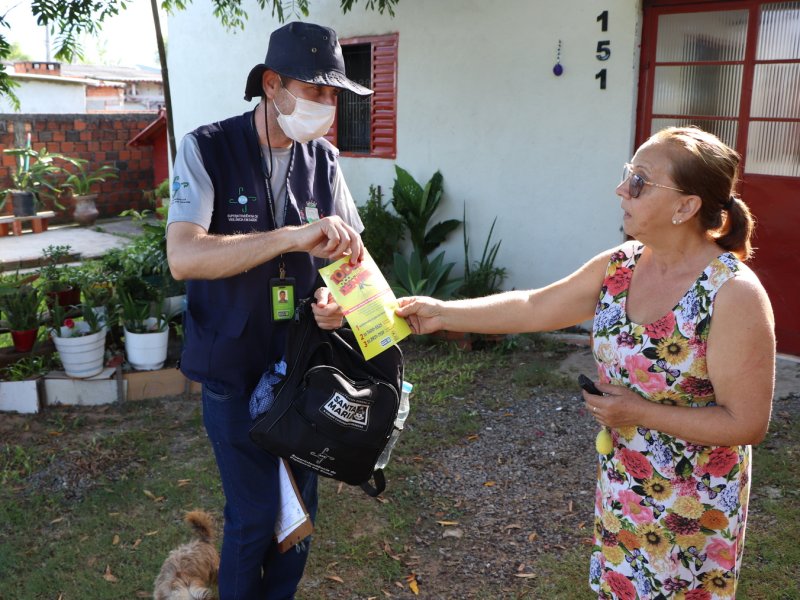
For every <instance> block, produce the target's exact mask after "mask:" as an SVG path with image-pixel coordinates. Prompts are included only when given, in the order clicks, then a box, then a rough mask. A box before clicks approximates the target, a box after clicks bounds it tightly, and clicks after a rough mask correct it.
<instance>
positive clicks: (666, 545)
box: [589, 241, 750, 600]
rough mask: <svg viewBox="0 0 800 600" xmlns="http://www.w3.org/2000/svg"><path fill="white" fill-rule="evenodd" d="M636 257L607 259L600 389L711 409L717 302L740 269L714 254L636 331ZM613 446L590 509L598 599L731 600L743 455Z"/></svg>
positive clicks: (632, 439)
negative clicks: (629, 309)
mask: <svg viewBox="0 0 800 600" xmlns="http://www.w3.org/2000/svg"><path fill="white" fill-rule="evenodd" d="M642 249H643V246H642V244H641V243H640V242H635V241H634V242H628V243H626V244H624V245H622V246H620V247H619V248H618V249H617V250H616V251H615V252H614V253H613V254H612V255H611V260H610V262H609V265H608V270H607V272H606V278H605V281H604V282H603V288H602V290H601V293H600V300H599V302H598V304H597V310H596V313H595V319H594V327H593V351H594V356H595V359H596V361H597V365H598V374H599V377H600V379H601V380H602V381H604V382H614V383H617V384H620V385H625V386H627V387H628V388H630V389H632V390H634V391H636V392H638V393H639V394H641V395H642V396H644V397H645V398H647V399H648V400H651V401H652V402H661V403H664V404H671V405H677V406H690V407H703V406H707V405H709V404H713V403H714V388H713V387H712V385H711V382H710V381H709V379H708V371H707V368H706V361H705V355H706V343H707V340H708V332H709V327H710V322H711V315H712V312H713V307H714V298H715V296H716V294H717V292H718V291H719V289H720V287H721V286H722V285H723V284H724V283H725V282H726V281H728V280H729V279H730V278H732V277H735V276H736V273H737V271H738V270H739V269H740V267H741V263H739V262H738V260H737V259H736V258H735V257H734V256H733V255H732V254H730V253H724V254H721V255H720V256H718V257H717V258H715V259H713V260H712V261H711V263H710V264H709V265H708V266H707V267H706V269H705V270H704V271H703V273H702V274H701V275H700V277H699V278H698V279H697V281H695V282H694V284H693V285H692V287H691V288H690V289H689V291H688V292H686V294H685V295H684V296H683V298H681V300H680V302H679V303H678V305H677V306H676V307H675V308H674V309H673V310H672V312H670V313H668V314H667V315H665V316H664V317H662V318H660V319H659V320H657V321H655V322H653V323H650V324H646V325H640V324H638V323H634V322H632V321H630V320H629V319H628V317H627V314H626V310H625V304H626V300H627V296H628V286H629V284H630V281H631V277H632V275H633V271H634V269H635V268H636V261H637V260H638V258H639V257H640V256H641V254H642ZM611 436H612V440H613V446H614V449H613V452H612V453H611V454H609V455H605V456H604V455H600V456H599V463H598V480H597V492H596V497H595V523H594V530H595V533H594V547H593V552H592V558H591V566H590V574H589V583H590V585H591V587H592V589H593V590H595V591H596V592H597V593H598V598H603V599H609V598H613V599H617V598H618V599H620V600H635V599H641V600H660V599H667V598H670V599H672V598H674V599H676V600H716V599H722V598H734V597H735V595H736V583H737V579H738V575H739V567H740V564H741V557H742V550H743V547H744V532H745V522H746V517H747V501H748V497H749V491H750V446H731V447H721V446H701V445H698V444H693V443H691V442H688V441H686V440H682V439H680V438H677V437H674V436H671V435H667V434H665V433H661V432H659V431H655V430H653V429H645V428H644V427H625V428H619V429H617V428H613V429H611Z"/></svg>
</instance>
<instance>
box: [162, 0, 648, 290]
mask: <svg viewBox="0 0 800 600" xmlns="http://www.w3.org/2000/svg"><path fill="white" fill-rule="evenodd" d="M636 4H637V3H631V2H627V1H626V0H607V1H605V2H602V3H599V4H598V3H587V2H585V0H563V1H562V2H558V3H542V2H535V3H534V2H530V1H528V0H505V1H503V2H494V3H492V2H486V1H484V0H437V2H426V1H424V0H403V1H402V2H401V3H400V4H399V5H398V7H397V15H396V17H395V18H394V19H391V18H389V17H388V16H386V15H383V16H381V15H379V14H377V13H374V12H370V11H365V10H364V8H363V6H361V5H356V7H355V10H354V11H353V12H351V13H348V14H347V15H342V14H341V13H340V10H339V8H338V3H334V2H323V1H321V0H314V1H313V2H312V3H311V11H312V13H311V15H310V17H309V18H308V20H309V21H312V22H317V23H322V24H327V25H329V26H331V27H333V28H334V29H336V30H337V32H338V33H339V36H340V37H351V36H358V35H377V34H383V33H389V32H395V31H396V32H399V60H398V123H397V159H396V163H397V164H399V165H400V166H402V167H404V168H405V169H407V170H409V171H410V172H411V173H412V174H413V175H414V176H415V177H416V178H417V179H418V180H421V182H423V183H424V181H425V180H427V178H429V177H430V175H431V174H432V173H433V172H434V171H435V170H436V169H440V170H441V171H442V174H443V175H444V183H445V193H446V200H445V203H444V206H445V208H446V210H445V211H444V212H443V213H442V214H441V215H438V217H439V218H440V219H444V218H460V217H461V213H462V207H463V204H462V203H464V202H466V204H467V219H468V227H469V230H468V231H469V233H470V237H471V240H472V246H473V248H474V254H476V255H477V254H478V253H479V252H480V249H481V248H482V245H483V242H484V240H485V237H486V234H487V233H488V230H489V226H490V224H491V221H492V219H493V218H494V217H495V216H497V217H498V220H497V226H496V228H495V239H502V240H503V242H502V247H501V251H500V254H499V256H498V263H499V264H500V265H502V266H506V267H507V268H508V271H509V279H508V280H507V282H506V287H509V288H510V287H517V288H527V287H536V286H541V285H545V284H547V283H549V282H551V281H553V280H555V279H558V278H560V277H563V276H565V275H567V274H569V273H570V272H571V271H572V270H574V269H575V268H577V267H579V266H580V265H581V264H582V263H583V262H584V261H586V260H588V259H589V258H590V257H591V256H593V255H594V254H595V253H597V252H599V251H600V250H602V249H604V248H606V247H610V246H612V245H614V244H616V243H618V242H619V241H620V240H621V233H620V223H621V214H620V210H619V202H618V199H617V198H616V196H615V195H614V188H615V186H616V184H617V183H618V179H619V176H620V172H621V165H622V163H624V162H625V161H627V160H628V159H629V158H630V155H631V153H632V150H633V148H632V140H633V136H634V118H635V100H636V83H637V71H638V37H639V19H640V12H639V9H638V8H637V6H636ZM603 10H608V11H609V29H608V31H607V32H605V33H603V32H601V27H600V23H598V22H597V16H598V15H599V14H600V12H602V11H603ZM248 11H249V12H250V19H249V21H248V28H247V31H245V32H238V33H236V34H231V33H226V32H225V31H224V29H223V27H222V26H221V25H219V24H218V23H217V22H216V20H215V19H214V17H213V16H212V15H211V13H210V10H209V9H208V6H207V5H205V4H203V3H195V4H192V5H190V6H189V9H188V10H187V11H185V12H183V13H178V15H177V16H175V17H172V18H170V22H169V30H170V57H169V58H170V65H169V66H170V79H171V83H172V85H173V91H172V97H173V102H174V107H175V124H176V135H177V136H178V137H179V138H180V137H181V136H182V135H183V134H185V133H186V132H187V131H190V130H191V129H193V128H194V127H197V126H198V125H201V124H203V123H206V122H209V121H213V120H217V119H220V118H225V117H227V116H230V115H233V114H237V113H240V112H244V111H245V110H247V109H248V108H249V107H250V106H254V105H255V102H253V103H252V104H249V103H246V102H244V101H243V99H242V96H243V91H244V84H245V78H246V76H247V73H248V72H249V70H250V68H251V67H252V66H253V65H254V64H256V63H258V62H261V61H262V60H263V58H264V55H265V53H266V48H267V39H268V36H269V32H270V31H272V29H274V28H275V27H276V26H277V23H275V22H274V20H272V19H271V18H270V16H269V14H268V13H261V12H259V10H258V8H257V7H256V6H255V5H251V7H250V8H248ZM559 39H561V40H562V51H561V63H562V65H563V67H564V74H563V75H562V76H561V77H556V76H555V75H553V73H552V67H553V65H554V63H555V59H556V49H557V45H558V40H559ZM599 40H610V41H611V45H610V47H611V51H612V53H611V57H610V59H609V60H608V61H605V62H600V61H598V60H597V58H596V57H595V52H596V45H597V42H598V41H599ZM601 68H606V69H607V89H606V90H600V89H599V84H598V81H597V80H596V79H595V74H596V73H597V72H598V71H599V70H600V69H601ZM394 164H395V161H391V160H386V159H374V158H358V159H356V158H343V159H342V168H343V170H344V172H345V176H346V179H347V181H348V183H349V185H350V188H351V190H352V192H353V195H354V197H355V198H356V200H357V202H358V203H363V202H364V201H366V199H367V197H368V188H369V185H370V184H380V185H382V186H383V188H384V190H385V191H386V193H387V196H388V195H389V193H390V188H391V185H392V181H393V179H394ZM445 249H446V250H447V256H448V257H449V259H450V260H451V261H456V262H457V264H458V267H457V269H458V271H459V272H460V271H461V261H462V260H463V259H462V239H461V234H460V232H457V233H456V234H454V235H453V236H452V238H451V240H450V241H449V242H448V243H447V244H446V246H445Z"/></svg>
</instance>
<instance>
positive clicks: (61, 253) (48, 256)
mask: <svg viewBox="0 0 800 600" xmlns="http://www.w3.org/2000/svg"><path fill="white" fill-rule="evenodd" d="M71 251H72V246H69V245H64V246H53V245H50V246H47V247H46V248H44V249H43V250H42V260H41V266H40V267H39V277H40V279H41V285H42V290H43V291H44V293H45V295H46V300H47V305H48V307H52V306H53V305H56V304H57V305H59V306H63V307H67V306H77V305H78V304H80V302H81V291H80V285H79V284H78V282H77V281H76V278H75V274H74V272H75V269H73V268H72V267H70V266H69V265H67V264H64V263H65V262H66V260H68V259H69V257H70V256H71Z"/></svg>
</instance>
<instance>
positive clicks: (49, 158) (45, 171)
mask: <svg viewBox="0 0 800 600" xmlns="http://www.w3.org/2000/svg"><path fill="white" fill-rule="evenodd" d="M3 154H9V155H11V156H14V157H16V159H17V168H16V169H15V170H13V171H11V174H10V179H11V187H10V188H6V189H4V190H2V192H0V193H2V195H3V198H2V199H1V200H0V209H2V208H3V206H5V198H6V194H7V193H9V192H31V193H33V194H34V196H36V197H37V199H39V198H41V197H49V198H52V199H53V201H54V202H55V204H56V206H58V208H63V206H61V205H60V204H58V202H57V200H56V197H57V195H58V194H59V193H61V188H60V186H59V178H60V177H61V176H62V175H63V174H64V173H65V172H66V171H65V170H64V167H62V166H60V165H59V164H57V163H56V160H62V161H65V162H72V159H69V158H67V157H66V156H63V155H61V154H56V153H49V152H48V151H47V148H45V147H44V146H43V147H42V148H41V150H35V149H34V148H32V147H30V146H28V147H25V148H7V149H5V150H3Z"/></svg>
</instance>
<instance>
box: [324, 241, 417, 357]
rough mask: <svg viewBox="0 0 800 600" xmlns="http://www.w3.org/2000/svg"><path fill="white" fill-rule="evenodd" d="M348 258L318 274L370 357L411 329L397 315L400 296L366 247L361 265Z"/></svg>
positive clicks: (360, 344) (407, 334)
mask: <svg viewBox="0 0 800 600" xmlns="http://www.w3.org/2000/svg"><path fill="white" fill-rule="evenodd" d="M349 261H350V259H349V258H347V257H345V258H342V259H341V260H337V261H336V262H335V263H333V264H330V265H328V266H327V267H323V268H322V269H320V270H319V273H320V275H322V280H323V281H324V282H325V285H326V286H328V289H329V290H330V291H331V294H333V297H334V299H335V300H336V302H337V303H338V304H339V306H341V307H342V312H343V313H344V316H345V318H346V319H347V322H348V323H349V324H350V327H351V328H352V330H353V333H354V334H355V335H356V339H358V343H359V346H360V347H361V352H363V353H364V358H366V359H367V360H369V359H370V358H372V357H373V356H376V355H378V354H380V353H381V352H383V351H384V350H385V349H386V348H388V347H389V346H393V345H394V344H396V343H397V342H399V341H400V340H402V339H403V338H405V337H407V336H409V335H410V334H411V329H410V328H409V326H408V323H406V321H405V319H403V318H402V317H398V316H397V315H396V314H394V309H395V308H396V307H397V298H395V295H394V294H393V293H392V288H391V287H389V284H388V283H387V282H386V279H385V278H384V276H383V273H381V271H380V269H378V265H376V264H375V261H374V260H372V257H371V256H370V255H369V253H368V252H367V251H366V249H365V250H364V260H363V261H361V264H359V265H356V266H353V265H351V264H350V262H349Z"/></svg>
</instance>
